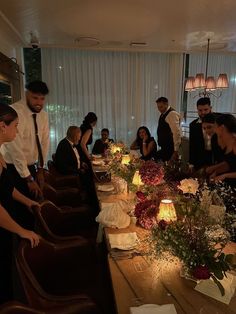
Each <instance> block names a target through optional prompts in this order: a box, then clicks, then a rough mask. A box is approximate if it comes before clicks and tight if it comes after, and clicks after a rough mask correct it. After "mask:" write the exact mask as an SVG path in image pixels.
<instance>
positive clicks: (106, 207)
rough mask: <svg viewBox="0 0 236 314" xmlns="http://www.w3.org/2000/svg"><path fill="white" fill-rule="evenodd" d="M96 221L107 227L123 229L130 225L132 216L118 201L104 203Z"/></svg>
mask: <svg viewBox="0 0 236 314" xmlns="http://www.w3.org/2000/svg"><path fill="white" fill-rule="evenodd" d="M96 221H97V222H99V223H100V224H102V225H103V226H105V227H111V228H118V229H122V228H126V227H128V226H129V225H130V216H129V215H127V214H126V213H125V212H124V211H123V210H122V209H121V208H120V207H119V205H118V204H117V203H103V204H102V210H101V211H100V213H99V214H98V216H97V217H96Z"/></svg>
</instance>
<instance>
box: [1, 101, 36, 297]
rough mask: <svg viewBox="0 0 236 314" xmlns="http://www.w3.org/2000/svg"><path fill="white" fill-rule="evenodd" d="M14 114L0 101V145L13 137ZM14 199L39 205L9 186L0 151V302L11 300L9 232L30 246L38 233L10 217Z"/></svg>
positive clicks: (15, 127)
mask: <svg viewBox="0 0 236 314" xmlns="http://www.w3.org/2000/svg"><path fill="white" fill-rule="evenodd" d="M17 125H18V118H17V113H16V111H15V110H14V109H12V108H11V107H10V106H7V105H2V104H0V146H1V145H2V144H3V143H6V142H11V141H13V140H14V138H15V136H16V133H17ZM13 200H16V201H18V202H20V203H22V204H24V205H25V206H27V207H28V208H29V209H30V208H31V207H32V206H33V205H34V206H35V205H38V206H39V204H38V203H37V202H35V201H32V200H30V199H28V198H27V197H25V196H24V195H22V194H21V193H20V192H18V191H17V190H16V189H15V188H14V186H13V185H12V183H11V181H10V179H9V176H8V173H7V167H6V163H5V161H4V159H3V157H2V156H1V154H0V303H4V302H6V301H9V300H11V299H13V288H12V281H13V280H12V268H11V267H12V258H13V257H12V233H15V234H17V235H18V236H20V237H21V238H25V239H28V240H30V242H31V246H32V247H34V246H36V245H38V243H39V236H38V235H37V234H35V233H34V232H33V231H29V230H26V229H24V228H22V227H21V226H20V225H18V224H17V223H16V222H15V221H14V220H13V219H12V218H11V215H12V213H13V206H14V202H13Z"/></svg>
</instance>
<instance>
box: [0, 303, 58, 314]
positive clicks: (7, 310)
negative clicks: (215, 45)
mask: <svg viewBox="0 0 236 314" xmlns="http://www.w3.org/2000/svg"><path fill="white" fill-rule="evenodd" d="M0 313H1V314H45V312H44V311H43V312H42V311H38V310H36V309H33V308H31V307H29V306H27V305H25V304H22V303H19V302H16V301H12V302H7V303H4V304H2V305H0ZM47 313H49V312H47ZM50 313H53V312H50ZM54 313H55V312H54Z"/></svg>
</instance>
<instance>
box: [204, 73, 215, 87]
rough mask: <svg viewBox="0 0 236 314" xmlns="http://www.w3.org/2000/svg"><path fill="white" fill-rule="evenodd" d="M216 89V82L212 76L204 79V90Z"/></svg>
mask: <svg viewBox="0 0 236 314" xmlns="http://www.w3.org/2000/svg"><path fill="white" fill-rule="evenodd" d="M215 89H216V81H215V79H214V77H213V76H209V77H208V78H207V79H206V90H215Z"/></svg>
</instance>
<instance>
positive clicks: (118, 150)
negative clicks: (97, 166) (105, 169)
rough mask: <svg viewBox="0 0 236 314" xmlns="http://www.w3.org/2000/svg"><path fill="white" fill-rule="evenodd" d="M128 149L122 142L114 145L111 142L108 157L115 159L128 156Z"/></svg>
mask: <svg viewBox="0 0 236 314" xmlns="http://www.w3.org/2000/svg"><path fill="white" fill-rule="evenodd" d="M127 152H128V148H127V147H126V145H125V144H124V143H122V142H117V143H112V142H110V143H109V145H108V155H111V157H114V156H116V155H119V156H121V155H122V154H127Z"/></svg>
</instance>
